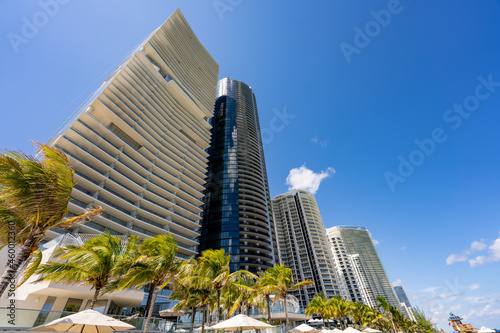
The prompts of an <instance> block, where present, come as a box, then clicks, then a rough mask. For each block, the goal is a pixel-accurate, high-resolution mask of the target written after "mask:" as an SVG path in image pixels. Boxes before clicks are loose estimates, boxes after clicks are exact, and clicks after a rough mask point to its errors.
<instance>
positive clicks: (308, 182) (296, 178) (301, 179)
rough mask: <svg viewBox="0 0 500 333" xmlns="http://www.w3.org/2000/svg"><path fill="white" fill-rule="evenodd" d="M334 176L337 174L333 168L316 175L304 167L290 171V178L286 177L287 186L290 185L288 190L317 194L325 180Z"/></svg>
mask: <svg viewBox="0 0 500 333" xmlns="http://www.w3.org/2000/svg"><path fill="white" fill-rule="evenodd" d="M333 174H335V170H334V169H333V168H331V167H329V168H327V169H326V170H325V171H321V172H320V173H315V172H314V171H312V170H309V169H308V168H306V166H305V165H303V166H301V167H300V168H294V169H292V170H290V173H289V174H288V177H286V184H287V185H289V187H288V190H292V189H301V190H307V191H309V192H311V193H312V194H315V193H316V192H317V191H318V188H319V185H320V184H321V182H322V181H323V179H325V178H328V177H330V176H331V175H333Z"/></svg>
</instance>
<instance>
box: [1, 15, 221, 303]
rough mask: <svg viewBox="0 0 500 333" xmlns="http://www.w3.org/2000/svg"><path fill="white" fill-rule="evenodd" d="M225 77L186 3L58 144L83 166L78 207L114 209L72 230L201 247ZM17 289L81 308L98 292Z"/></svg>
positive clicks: (136, 298) (27, 297) (78, 174)
mask: <svg viewBox="0 0 500 333" xmlns="http://www.w3.org/2000/svg"><path fill="white" fill-rule="evenodd" d="M217 76H218V64H217V63H216V61H215V60H214V59H213V58H212V56H211V55H210V54H209V53H208V51H207V50H206V49H205V48H204V47H203V45H202V44H201V43H200V41H199V40H198V39H197V37H196V36H195V34H194V32H193V31H192V29H191V28H190V26H189V24H188V23H187V21H186V19H185V18H184V16H183V15H182V13H181V12H180V11H179V10H176V11H175V12H174V13H173V14H172V15H171V16H170V18H169V19H168V20H167V21H166V22H164V23H163V24H162V25H161V26H160V27H159V28H157V29H156V30H155V31H153V32H152V33H151V34H150V35H149V36H148V37H146V38H145V39H144V40H143V41H142V42H141V43H140V44H139V45H138V46H137V47H136V48H135V49H134V50H133V51H132V52H131V53H130V54H129V55H128V56H127V57H126V59H125V60H124V61H123V62H122V63H121V64H120V65H119V66H118V67H117V69H116V70H115V72H114V73H113V74H112V75H111V76H109V77H108V78H107V79H106V80H105V81H104V82H103V83H102V84H101V86H100V87H99V88H98V90H97V91H95V92H94V93H93V94H92V95H91V96H90V97H89V99H88V100H87V101H85V102H84V103H83V104H82V106H81V107H80V108H79V109H77V110H76V111H75V114H74V115H73V116H72V117H71V118H70V119H69V120H68V121H67V123H66V124H65V125H63V126H62V128H61V129H60V130H59V131H58V133H57V134H56V136H55V137H54V138H53V139H52V140H51V141H50V145H53V146H56V147H57V148H59V149H61V150H62V151H63V152H65V153H66V155H67V156H68V159H69V162H70V164H71V166H72V167H73V169H74V171H75V174H74V178H75V180H76V181H77V185H76V186H75V188H74V189H73V191H72V194H71V196H72V200H71V201H70V203H69V206H68V208H69V212H70V213H72V214H81V213H83V212H84V211H85V210H86V209H87V208H89V207H91V206H101V207H103V209H104V211H103V213H102V215H101V216H99V217H97V218H95V219H94V220H93V221H92V222H88V223H85V224H83V223H79V224H77V225H75V226H74V227H72V228H71V230H70V231H71V232H72V233H73V235H75V236H71V237H76V238H75V239H84V238H85V236H84V234H94V235H96V234H99V233H101V232H103V231H109V232H110V233H111V234H114V235H119V236H121V237H125V238H127V236H129V235H136V236H138V237H139V238H141V239H145V238H148V237H151V236H155V235H158V234H172V236H173V237H174V239H175V240H176V241H177V244H178V247H179V251H178V256H179V257H180V258H184V259H185V258H191V257H193V256H194V255H196V254H197V253H198V252H197V246H198V237H199V235H200V233H199V228H200V226H201V224H200V219H201V212H202V205H203V195H204V194H203V191H204V189H205V173H206V169H207V162H208V153H207V152H206V149H207V148H208V147H209V144H210V129H211V125H210V123H209V119H210V118H211V117H212V116H213V106H214V100H215V93H216V85H217ZM58 232H60V231H50V232H48V233H47V239H46V241H50V240H51V239H52V240H53V241H54V242H52V243H50V242H49V243H50V244H49V245H50V246H49V245H45V244H40V245H41V246H45V250H46V251H49V252H50V251H52V250H54V249H56V248H57V247H59V246H63V245H64V244H66V243H65V241H66V240H68V239H69V238H67V237H66V236H63V235H62V232H61V233H58ZM65 237H66V238H65ZM68 237H69V236H68ZM82 237H83V238H82ZM49 255H50V253H49ZM17 295H18V296H17V302H19V303H18V307H22V308H29V309H45V308H50V309H51V310H52V311H62V310H64V311H69V310H67V309H72V310H76V311H78V310H79V309H83V308H85V306H86V304H87V300H88V299H90V298H92V295H93V292H92V291H90V289H89V288H83V287H78V288H74V287H68V286H66V285H61V284H54V283H37V284H33V285H31V284H25V285H23V286H22V289H20V291H19V293H18V294H17ZM130 295H131V296H130ZM160 297H162V295H160ZM142 299H143V293H142V292H141V293H135V292H134V293H132V292H125V293H121V294H120V293H118V294H108V295H106V296H105V297H103V298H102V299H100V301H99V302H105V309H103V311H105V312H107V313H118V312H119V311H121V309H123V308H130V307H132V306H137V305H138V304H139V303H140V302H141V300H142ZM111 300H113V302H112V303H111ZM2 301H4V299H2ZM7 301H8V300H7ZM2 304H3V303H2ZM103 304H104V303H103Z"/></svg>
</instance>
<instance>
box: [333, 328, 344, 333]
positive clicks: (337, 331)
mask: <svg viewBox="0 0 500 333" xmlns="http://www.w3.org/2000/svg"><path fill="white" fill-rule="evenodd" d="M332 332H333V333H342V332H344V331H342V330H339V329H338V328H336V327H335V328H334V329H333V330H332Z"/></svg>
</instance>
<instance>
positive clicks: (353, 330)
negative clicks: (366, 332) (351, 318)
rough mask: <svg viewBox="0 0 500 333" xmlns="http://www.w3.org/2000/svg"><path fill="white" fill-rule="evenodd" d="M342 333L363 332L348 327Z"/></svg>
mask: <svg viewBox="0 0 500 333" xmlns="http://www.w3.org/2000/svg"><path fill="white" fill-rule="evenodd" d="M342 332H344V333H361V331H358V330H357V329H355V328H352V327H348V328H346V329H345V330H343V331H342Z"/></svg>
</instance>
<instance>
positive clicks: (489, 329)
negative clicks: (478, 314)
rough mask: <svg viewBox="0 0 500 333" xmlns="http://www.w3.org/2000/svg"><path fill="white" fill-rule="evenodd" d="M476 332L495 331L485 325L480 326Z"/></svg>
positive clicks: (490, 332) (487, 332)
mask: <svg viewBox="0 0 500 333" xmlns="http://www.w3.org/2000/svg"><path fill="white" fill-rule="evenodd" d="M477 332H478V333H494V332H496V331H495V330H492V329H491V328H488V327H485V326H482V327H481V328H480V329H479V331H477Z"/></svg>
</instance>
